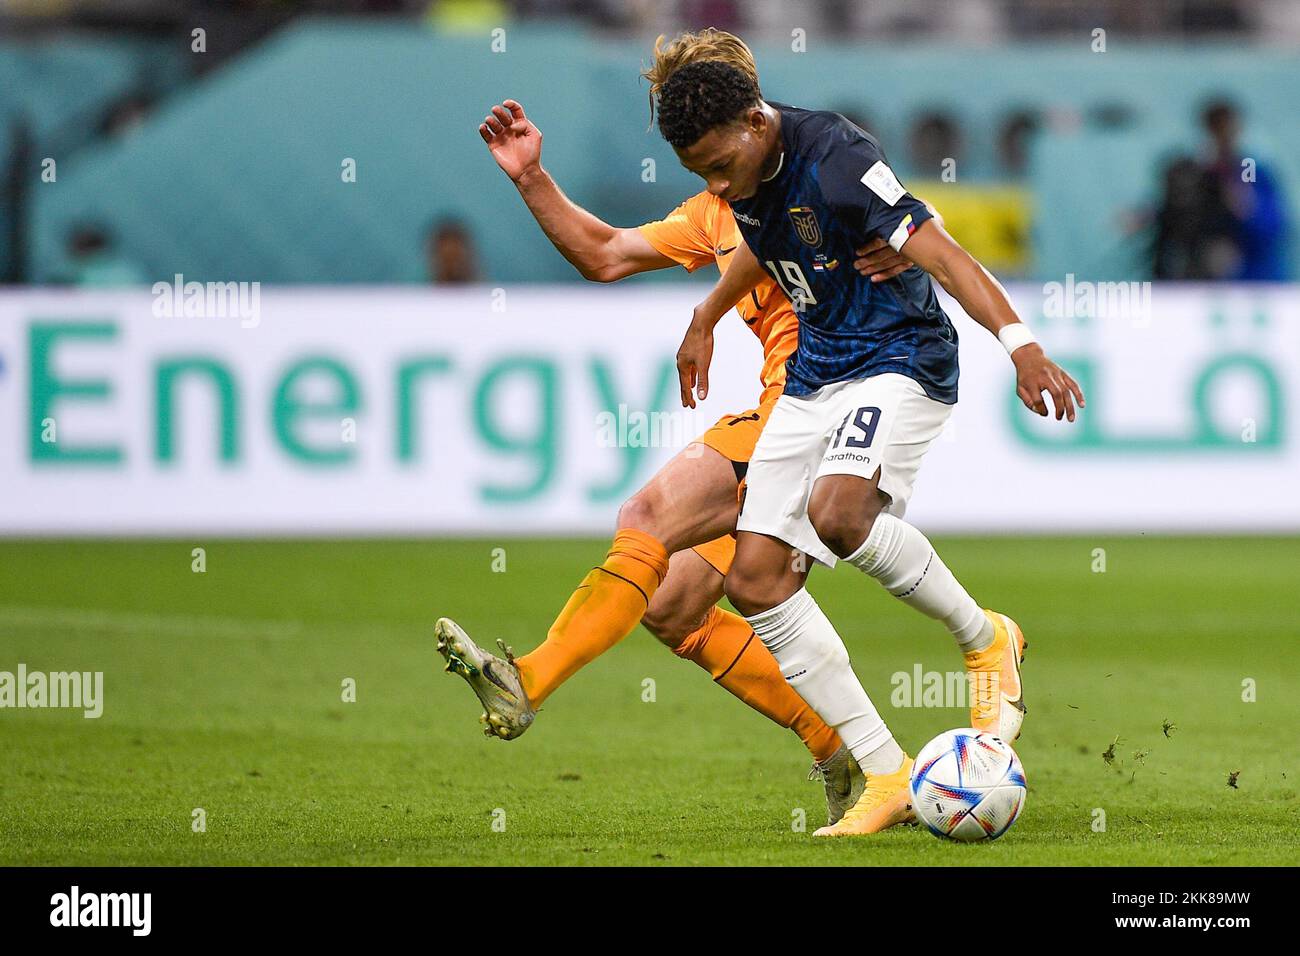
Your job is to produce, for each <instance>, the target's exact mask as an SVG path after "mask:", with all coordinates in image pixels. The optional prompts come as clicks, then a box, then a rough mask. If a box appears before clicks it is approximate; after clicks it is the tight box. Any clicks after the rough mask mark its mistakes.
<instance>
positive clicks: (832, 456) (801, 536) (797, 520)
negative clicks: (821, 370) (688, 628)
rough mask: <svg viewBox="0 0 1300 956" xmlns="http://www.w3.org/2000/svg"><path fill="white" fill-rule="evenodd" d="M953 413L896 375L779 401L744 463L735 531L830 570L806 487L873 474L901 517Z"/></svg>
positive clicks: (893, 511) (832, 557)
mask: <svg viewBox="0 0 1300 956" xmlns="http://www.w3.org/2000/svg"><path fill="white" fill-rule="evenodd" d="M952 409H953V406H951V405H945V404H944V403H943V402H936V401H935V400H934V399H932V398H930V396H928V395H926V394H925V390H924V389H923V388H921V386H920V385H918V384H917V383H916V382H915V381H914V380H913V379H910V378H908V377H907V376H906V375H899V374H897V373H895V372H888V373H886V374H884V375H873V376H872V377H871V378H861V379H856V380H854V381H850V382H836V383H834V384H832V385H827V386H825V387H824V388H821V389H819V390H817V391H816V392H814V393H813V394H811V395H807V396H804V397H801V398H796V397H794V396H791V395H782V396H781V397H780V398H779V399H777V402H776V407H775V408H774V409H773V410H772V416H771V418H769V419H768V422H767V427H765V428H764V429H763V434H762V435H761V436H759V439H758V445H757V446H756V447H755V448H754V455H753V457H752V458H751V459H750V462H749V471H748V473H747V474H746V476H745V484H746V486H747V490H746V492H745V499H744V502H743V503H742V505H741V511H740V520H739V522H738V523H737V525H736V529H737V530H738V531H753V532H757V533H758V534H766V535H771V536H772V537H774V538H779V539H780V540H782V541H784V542H785V543H786V544H789V545H790V546H791V547H794V548H798V549H799V550H800V551H803V552H805V553H807V554H808V555H810V556H811V557H813V558H815V559H816V560H817V561H819V562H820V563H822V564H824V565H826V566H827V567H832V568H833V567H835V562H836V560H837V559H836V557H835V554H834V553H833V552H832V551H831V550H830V549H829V548H827V547H826V545H824V544H822V541H821V539H820V538H818V537H817V532H816V531H814V530H813V526H812V522H810V521H809V520H808V499H809V497H810V496H811V495H812V488H813V484H814V483H815V482H816V481H817V479H818V478H820V477H822V476H823V475H858V476H859V477H862V478H866V479H868V480H869V479H871V478H872V477H874V476H875V474H876V469H880V485H879V488H880V490H881V491H882V492H884V493H885V494H887V495H888V496H889V504H888V505H887V506H886V508H885V510H886V511H888V512H889V513H890V514H893V515H896V516H898V517H902V515H903V512H904V511H906V510H907V502H908V499H910V498H911V497H912V484H913V482H915V481H916V472H917V469H918V468H919V467H920V465H921V458H922V457H923V456H924V455H925V452H926V449H928V448H929V447H930V443H931V442H932V441H934V440H935V438H936V437H938V435H939V433H940V432H942V431H943V426H944V423H945V422H947V421H948V416H949V415H951V414H952Z"/></svg>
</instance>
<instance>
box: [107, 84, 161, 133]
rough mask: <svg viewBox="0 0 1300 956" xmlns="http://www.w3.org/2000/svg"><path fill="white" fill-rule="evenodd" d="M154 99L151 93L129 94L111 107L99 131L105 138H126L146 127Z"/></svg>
mask: <svg viewBox="0 0 1300 956" xmlns="http://www.w3.org/2000/svg"><path fill="white" fill-rule="evenodd" d="M153 106H154V99H153V96H151V95H150V94H149V93H146V92H137V93H129V94H127V95H126V96H124V97H122V98H121V99H120V100H118V101H117V102H116V103H114V104H113V105H112V106H110V107H109V109H108V112H107V113H105V114H104V118H103V119H102V120H101V121H100V124H99V131H100V133H101V134H102V135H104V136H125V135H127V134H128V133H132V132H134V131H135V130H137V129H139V128H140V127H141V126H143V125H144V122H145V120H147V119H148V118H149V114H150V113H151V112H152V111H153Z"/></svg>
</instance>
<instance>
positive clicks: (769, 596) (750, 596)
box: [722, 564, 780, 617]
mask: <svg viewBox="0 0 1300 956" xmlns="http://www.w3.org/2000/svg"><path fill="white" fill-rule="evenodd" d="M722 589H723V591H724V593H726V595H727V600H728V601H730V602H731V604H732V606H733V607H735V609H736V610H737V611H739V612H740V613H741V614H743V615H745V616H746V617H749V616H750V615H753V614H758V613H760V612H762V611H766V610H767V609H768V608H772V607H776V605H777V604H779V603H780V599H779V596H778V595H777V594H776V582H775V581H771V580H769V578H768V576H767V575H764V574H761V573H756V572H755V571H753V570H751V569H749V568H747V567H745V566H744V565H739V564H733V565H732V566H731V570H730V571H728V572H727V578H726V580H725V581H724V582H723V584H722Z"/></svg>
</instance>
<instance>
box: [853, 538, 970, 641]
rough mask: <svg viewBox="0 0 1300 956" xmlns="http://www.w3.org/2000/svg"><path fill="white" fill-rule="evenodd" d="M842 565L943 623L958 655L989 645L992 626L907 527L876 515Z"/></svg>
mask: <svg viewBox="0 0 1300 956" xmlns="http://www.w3.org/2000/svg"><path fill="white" fill-rule="evenodd" d="M844 560H846V561H848V562H849V564H852V565H854V566H855V567H857V568H860V569H862V570H863V571H865V572H866V573H867V574H869V575H871V576H872V577H873V578H875V579H876V580H877V581H879V582H880V583H881V584H882V585H884V587H885V590H886V591H888V592H889V593H890V594H892V595H893V596H894V597H896V598H898V599H899V600H900V601H902V602H903V603H904V604H906V605H909V606H910V607H914V608H916V609H917V610H918V611H920V612H921V613H922V614H924V615H926V616H927V617H932V618H934V619H935V620H938V621H943V623H944V624H945V625H946V626H947V628H948V630H949V631H951V632H952V636H953V637H954V638H956V639H957V644H958V646H959V647H960V648H961V649H962V650H963V651H982V650H984V648H986V647H988V646H989V645H990V644H992V643H993V622H992V621H990V620H989V619H988V615H987V614H985V613H984V612H983V611H982V610H980V606H979V605H978V604H976V603H975V600H974V599H973V598H972V597H971V596H970V595H969V594H967V593H966V589H965V588H964V587H962V586H961V583H960V582H958V580H957V579H956V578H955V577H953V574H952V572H951V571H949V570H948V565H946V564H944V563H943V559H942V558H940V557H939V555H938V554H937V553H935V550H934V546H933V545H931V544H930V541H929V539H928V538H926V536H925V535H923V534H921V532H920V531H918V530H917V529H916V528H914V527H912V526H911V525H910V524H908V523H907V522H906V521H903V520H901V519H899V518H895V517H894V516H893V515H889V514H883V513H882V514H879V515H877V516H876V520H875V523H873V524H872V526H871V533H870V534H869V535H867V540H866V541H864V542H862V547H860V548H858V550H857V551H855V552H853V554H851V555H849V556H848V557H847V558H845V559H844Z"/></svg>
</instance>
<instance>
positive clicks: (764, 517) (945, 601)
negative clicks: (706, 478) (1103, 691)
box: [656, 61, 1083, 836]
mask: <svg viewBox="0 0 1300 956" xmlns="http://www.w3.org/2000/svg"><path fill="white" fill-rule="evenodd" d="M656 106H657V110H658V123H659V130H660V132H661V133H662V134H663V136H664V138H665V139H666V140H667V141H668V142H669V143H670V144H671V145H672V146H673V148H674V149H675V150H676V152H677V155H678V158H679V159H680V160H681V162H682V165H683V166H685V167H686V168H687V169H689V170H691V171H692V172H695V173H697V174H698V175H699V176H701V177H702V178H703V179H704V180H705V181H706V183H707V184H708V190H709V191H710V192H711V193H713V194H714V195H717V196H719V197H721V198H722V199H724V200H726V201H727V202H728V203H729V204H730V206H731V209H732V213H733V215H734V216H735V219H736V222H737V224H738V225H739V228H740V233H741V236H742V238H743V240H744V242H743V244H742V246H741V248H739V249H738V250H737V252H736V254H735V259H734V260H733V264H732V266H731V268H730V269H729V270H728V271H727V273H726V275H725V276H724V277H723V279H722V280H721V281H720V282H719V284H718V285H717V286H716V287H715V289H714V291H713V293H711V294H710V296H709V297H708V298H707V299H706V300H705V301H704V302H703V303H702V304H701V305H700V306H699V307H698V308H697V309H696V312H695V315H694V317H693V318H692V321H691V327H690V329H689V331H688V332H687V335H686V338H685V340H684V341H683V343H682V347H681V350H680V351H679V353H678V371H679V373H680V375H681V383H682V400H683V403H685V404H687V405H689V406H691V407H694V402H695V395H693V394H692V390H694V392H695V394H696V395H698V396H699V397H700V398H703V397H705V395H706V394H707V391H708V367H709V362H710V360H711V357H712V352H713V327H714V325H716V323H717V322H718V320H719V319H720V318H721V317H722V315H723V314H724V313H725V312H726V311H727V310H729V309H730V307H731V306H732V305H734V304H735V303H736V302H737V301H738V300H739V299H740V298H742V297H743V296H744V295H746V294H747V293H748V292H749V289H750V288H752V287H753V286H754V285H755V284H756V283H757V282H758V281H759V280H760V279H762V278H764V277H766V276H769V275H770V276H771V278H772V279H774V280H775V281H776V282H777V283H778V284H779V285H780V287H781V289H782V290H783V291H784V292H785V294H786V295H787V296H788V297H789V298H790V300H791V302H792V304H793V305H794V307H795V309H796V311H797V312H798V314H799V342H798V346H797V348H796V349H795V351H794V352H793V353H792V354H791V356H790V358H789V360H788V361H787V364H786V386H785V391H784V394H782V396H781V397H780V398H779V399H778V401H777V403H776V406H775V408H774V410H773V412H772V415H771V418H770V420H769V422H768V425H767V428H766V429H765V430H764V431H763V433H762V435H761V437H760V438H759V441H758V445H757V447H756V448H755V450H754V454H753V458H752V460H751V462H750V466H749V472H748V490H747V492H746V494H745V498H744V501H743V503H742V507H741V513H740V520H739V522H738V525H737V545H736V555H735V559H734V562H733V564H732V566H731V570H730V572H729V573H728V575H727V578H726V585H725V586H726V593H727V597H728V598H729V599H730V600H731V603H732V604H733V605H734V606H735V607H736V609H737V610H738V611H740V612H741V614H743V615H744V616H745V618H746V619H747V620H748V621H749V623H750V625H751V626H752V627H753V628H754V631H755V632H756V633H757V634H758V636H759V637H760V638H761V639H762V641H763V643H764V644H765V645H766V646H767V648H768V650H770V651H771V652H772V654H773V656H774V657H775V658H776V660H777V662H778V663H779V664H780V666H781V670H782V673H783V674H784V675H785V677H786V679H787V680H788V681H789V682H790V684H791V686H792V687H794V688H795V689H796V690H797V691H798V692H799V694H800V695H801V696H802V697H803V698H804V699H805V700H806V701H807V702H808V704H809V705H810V706H811V707H812V708H813V709H814V710H816V711H817V712H818V713H819V714H820V715H821V716H822V718H823V719H824V720H826V722H827V723H828V724H830V725H831V726H833V727H835V728H836V730H837V731H838V732H839V734H840V737H841V738H842V739H843V741H844V743H845V745H846V746H847V747H848V748H849V749H850V751H852V753H853V756H854V757H855V758H856V760H857V762H858V764H859V765H860V766H861V767H862V768H863V770H864V772H865V773H866V776H867V787H866V790H865V791H864V793H863V795H862V798H861V799H860V800H859V801H858V803H857V805H856V806H855V807H853V808H852V809H851V810H849V812H848V813H846V814H845V816H844V817H843V819H841V820H840V821H839V822H838V823H837V824H835V825H834V826H829V827H823V828H822V829H821V830H819V831H817V832H818V834H819V835H829V836H841V835H853V834H865V833H875V832H878V831H880V830H883V829H885V828H887V827H890V826H894V825H896V824H899V823H904V822H908V821H910V820H911V819H912V818H913V814H912V808H911V802H910V798H909V793H908V786H907V783H908V777H909V775H910V772H911V769H912V760H911V758H910V757H908V756H907V754H906V753H904V752H903V750H902V748H900V747H899V745H898V744H897V743H896V742H895V741H894V739H893V736H892V735H891V734H890V732H889V730H888V728H887V727H886V726H885V724H884V721H883V720H882V719H881V718H880V715H879V714H878V712H877V711H876V709H875V707H874V706H873V705H872V703H871V700H870V699H869V698H868V696H867V694H866V691H865V690H863V688H862V685H861V684H860V683H859V682H858V680H857V677H856V676H855V675H854V673H853V670H852V668H851V666H850V664H849V658H848V653H847V651H846V650H845V648H844V644H843V642H842V641H841V639H840V637H839V635H838V634H837V633H836V631H835V628H834V626H833V625H832V624H831V622H830V621H829V620H828V619H827V617H826V615H825V614H824V613H823V612H822V611H821V609H820V608H819V607H818V606H817V603H816V602H815V601H814V600H813V598H812V596H811V595H810V594H809V593H808V592H807V590H806V589H805V587H804V584H805V580H806V578H807V574H808V563H807V562H806V561H804V560H802V555H808V556H811V557H812V558H814V559H815V560H816V561H818V562H820V563H822V564H825V565H828V566H832V567H833V566H834V565H835V563H836V561H837V560H844V561H847V562H848V563H849V564H852V565H854V566H855V567H857V568H859V569H860V570H862V571H864V572H865V573H867V574H868V575H870V576H871V577H873V578H875V579H876V580H878V581H879V582H880V583H881V584H882V585H884V587H885V588H886V589H887V590H888V591H889V592H890V593H891V594H893V595H894V596H895V597H898V598H900V599H901V600H902V601H904V602H905V603H906V604H908V605H910V606H912V607H914V608H916V609H917V610H919V611H921V612H922V613H924V614H926V615H928V616H930V617H932V618H935V619H937V620H940V621H942V622H943V623H944V624H945V625H946V626H947V627H948V629H949V631H950V632H951V633H952V634H953V636H954V637H955V639H956V640H957V642H958V644H959V645H960V646H961V648H962V650H963V651H964V652H965V655H966V666H967V670H968V671H970V672H971V674H972V678H973V680H972V685H973V686H972V691H973V693H974V694H975V696H976V701H975V703H976V705H977V706H978V708H979V711H980V715H981V720H980V721H979V723H982V724H983V725H984V726H981V727H980V729H987V730H991V731H993V732H995V733H998V734H1000V735H1001V736H1003V737H1004V738H1005V739H1007V740H1013V739H1015V737H1016V736H1018V734H1019V731H1020V725H1021V721H1022V719H1023V714H1024V705H1023V702H1022V693H1021V684H1020V661H1021V658H1022V655H1023V649H1024V636H1023V634H1022V633H1021V631H1020V628H1019V627H1017V626H1016V624H1015V622H1014V621H1012V620H1011V618H1009V617H1007V616H1006V615H1004V614H999V613H996V612H992V611H986V610H983V609H981V608H980V606H979V605H978V604H977V603H976V602H975V601H974V600H973V599H972V598H971V596H970V595H969V594H968V593H967V592H966V590H965V588H963V587H962V586H961V584H960V583H959V582H958V581H957V579H956V578H955V577H954V576H953V574H952V572H951V571H950V570H949V569H948V567H947V566H946V565H945V564H944V563H943V561H942V560H941V559H940V558H939V556H938V555H937V554H936V553H935V551H934V548H933V547H932V546H931V544H930V542H929V541H928V540H927V539H926V537H925V535H923V534H922V533H921V532H920V531H918V530H917V529H916V528H914V527H913V526H912V525H910V524H908V523H907V522H905V521H904V520H903V519H902V516H903V512H904V510H905V509H906V506H907V501H908V499H909V497H910V496H911V491H912V485H913V482H914V480H915V477H916V473H917V470H918V467H919V466H920V463H921V459H922V457H923V456H924V454H925V451H926V450H927V448H928V447H929V445H930V443H931V442H932V441H934V439H935V438H936V437H937V436H938V435H939V433H940V432H941V431H942V430H943V426H944V423H945V422H946V421H947V419H948V416H949V414H950V413H951V411H952V406H953V404H954V403H955V402H956V401H957V332H956V330H955V329H954V328H953V326H952V323H951V322H950V321H949V319H948V316H947V315H945V314H944V311H943V309H942V307H941V306H940V304H939V299H938V296H937V295H936V294H935V291H934V288H933V287H932V285H931V283H930V277H931V276H933V277H934V278H935V279H936V280H937V281H938V282H939V283H940V285H942V286H943V287H944V288H945V289H946V290H947V291H948V292H949V293H950V294H951V295H952V296H953V297H954V298H955V299H956V300H957V301H958V302H959V303H960V304H961V305H962V307H963V308H964V309H965V310H966V312H967V314H969V315H970V316H971V318H973V319H974V320H975V321H976V322H978V323H979V324H980V325H982V326H984V327H985V328H986V329H988V330H989V331H990V332H991V333H993V334H995V335H997V337H998V338H999V340H1000V341H1001V342H1002V344H1003V345H1004V346H1005V348H1006V349H1007V351H1008V353H1009V354H1010V356H1011V360H1012V362H1013V363H1014V364H1015V367H1016V375H1017V390H1018V393H1019V395H1020V398H1021V400H1022V401H1023V402H1024V403H1025V404H1026V405H1027V406H1028V407H1029V408H1030V409H1032V410H1033V411H1036V412H1037V413H1038V414H1040V415H1046V414H1048V408H1047V405H1046V404H1045V402H1044V399H1043V393H1044V392H1047V393H1049V394H1050V395H1051V397H1052V402H1053V404H1054V406H1055V411H1056V418H1057V419H1058V420H1059V419H1061V418H1062V417H1066V418H1068V419H1069V420H1070V421H1074V418H1075V402H1076V401H1077V402H1078V404H1079V406H1080V407H1082V405H1083V394H1082V392H1081V391H1080V389H1079V386H1078V385H1077V384H1076V383H1075V381H1074V380H1073V379H1072V378H1071V377H1070V376H1069V375H1067V374H1066V373H1065V372H1064V371H1063V370H1062V369H1061V368H1060V367H1058V366H1057V365H1056V364H1055V363H1053V362H1052V361H1051V360H1050V359H1048V358H1047V356H1046V355H1045V354H1044V353H1043V350H1042V349H1041V348H1040V347H1039V346H1038V344H1037V343H1036V342H1035V341H1034V337H1033V335H1032V333H1030V331H1029V330H1028V328H1027V327H1026V326H1025V325H1024V324H1023V323H1021V322H1020V320H1019V319H1018V318H1017V316H1016V314H1015V312H1014V311H1013V309H1012V307H1011V303H1010V302H1009V301H1008V299H1007V296H1006V293H1005V291H1004V290H1003V289H1002V287H1001V286H1000V285H998V283H997V281H996V280H995V279H993V277H992V276H991V275H989V273H988V272H987V271H986V270H985V269H984V268H983V267H982V266H981V265H980V264H979V263H978V262H976V261H975V260H974V259H973V258H972V257H971V256H970V255H969V254H968V253H967V252H966V251H965V250H963V249H962V248H961V247H960V246H959V245H958V244H957V243H955V242H954V241H953V240H952V238H951V237H949V236H948V234H947V233H946V232H944V230H943V228H942V227H941V226H940V225H939V224H938V223H937V222H935V221H934V220H933V217H932V215H931V213H930V212H929V210H928V209H927V208H926V207H925V205H924V204H923V203H921V202H919V201H917V200H916V199H915V198H914V197H913V196H912V195H911V194H910V193H908V192H907V190H906V189H904V188H903V186H902V185H901V184H900V183H899V181H898V179H897V178H896V177H895V175H894V173H893V171H892V170H891V169H890V167H889V163H888V161H887V160H886V158H885V155H884V152H883V151H882V150H881V148H880V145H879V144H878V143H877V142H876V140H875V139H873V138H872V137H871V136H870V135H868V134H867V133H865V132H864V131H862V130H861V129H859V128H858V127H857V126H855V125H853V124H852V123H851V122H849V121H848V120H847V119H845V118H844V117H843V116H840V115H839V114H836V113H828V112H819V111H813V110H803V109H797V108H794V107H790V106H784V105H782V104H778V103H768V102H765V101H764V100H763V98H762V95H761V92H760V90H759V88H758V86H757V84H756V83H755V81H754V80H753V78H751V77H749V76H746V75H745V74H744V73H742V72H741V71H740V70H737V69H735V68H734V67H732V66H730V65H728V64H726V63H721V62H717V61H705V62H700V63H695V64H690V65H688V66H685V67H683V68H681V69H680V70H678V71H677V72H676V73H674V74H673V75H672V76H671V77H670V78H669V79H668V81H667V82H666V83H665V84H664V85H663V87H662V88H661V90H660V91H659V95H658V98H657V103H656ZM872 237H878V238H882V239H885V240H887V241H888V243H889V244H890V245H891V246H892V247H893V248H894V249H896V250H898V251H900V252H901V253H902V254H903V256H905V257H906V258H908V259H910V260H911V261H912V262H913V263H915V264H916V266H917V267H916V268H912V269H909V270H907V271H906V272H903V273H902V274H900V275H898V276H896V277H894V278H892V279H889V280H887V281H885V282H879V283H873V282H872V281H871V280H870V279H869V278H867V277H864V276H862V275H860V274H859V273H858V272H857V270H856V269H855V268H854V267H853V264H852V262H853V259H854V253H853V250H854V249H855V248H857V247H859V246H861V245H862V243H863V241H864V240H867V239H870V238H872ZM926 273H928V275H927V274H926ZM985 464H986V465H987V464H988V463H985ZM973 709H974V708H973Z"/></svg>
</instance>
